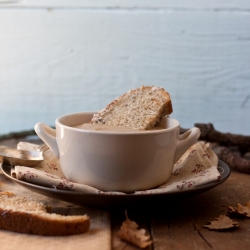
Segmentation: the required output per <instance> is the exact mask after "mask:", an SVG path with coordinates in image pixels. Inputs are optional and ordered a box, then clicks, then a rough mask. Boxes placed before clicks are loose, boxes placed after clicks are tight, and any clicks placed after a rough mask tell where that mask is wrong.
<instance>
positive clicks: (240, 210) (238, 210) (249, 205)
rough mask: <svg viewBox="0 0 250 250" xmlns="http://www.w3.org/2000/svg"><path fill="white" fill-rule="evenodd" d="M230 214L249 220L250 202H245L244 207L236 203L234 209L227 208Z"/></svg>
mask: <svg viewBox="0 0 250 250" xmlns="http://www.w3.org/2000/svg"><path fill="white" fill-rule="evenodd" d="M228 208H229V210H230V212H231V213H235V214H240V215H244V216H246V217H249V218H250V201H248V202H246V204H245V206H243V205H241V204H240V203H238V204H237V205H236V207H232V206H229V207H228Z"/></svg>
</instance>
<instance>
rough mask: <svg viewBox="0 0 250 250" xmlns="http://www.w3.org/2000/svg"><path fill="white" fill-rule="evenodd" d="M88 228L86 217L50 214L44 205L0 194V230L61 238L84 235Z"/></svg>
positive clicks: (10, 194)
mask: <svg viewBox="0 0 250 250" xmlns="http://www.w3.org/2000/svg"><path fill="white" fill-rule="evenodd" d="M20 203H21V205H20ZM89 227H90V218H89V217H88V216H87V215H71V216H64V215H60V214H53V213H52V214H51V213H48V208H47V207H46V206H45V205H44V204H41V203H38V202H36V201H32V200H29V199H27V198H25V197H18V196H15V195H14V194H12V193H6V192H4V193H0V228H1V229H5V230H9V231H14V232H19V233H26V234H36V235H44V236H45V235H46V236H63V235H73V234H81V233H84V232H86V231H88V230H89Z"/></svg>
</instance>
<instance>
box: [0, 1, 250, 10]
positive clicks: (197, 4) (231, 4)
mask: <svg viewBox="0 0 250 250" xmlns="http://www.w3.org/2000/svg"><path fill="white" fill-rule="evenodd" d="M0 4H1V6H4V7H6V6H8V7H11V6H12V7H52V8H57V7H63V8H72V7H73V8H81V7H83V8H147V9H149V8H152V9H157V8H161V9H163V8H170V9H171V8H174V10H178V9H180V10H183V9H186V10H196V9H206V10H216V11H220V10H225V11H228V10H233V11H235V10H236V11H239V10H243V11H248V10H249V8H250V1H246V0H238V1H237V0H229V1H223V0H217V1H216V0H210V1H200V0H186V1H182V0H168V1H165V0H155V1H150V0H130V1H127V0H120V1H117V0H84V1H81V0H80V1H79V0H60V1H58V0H26V1H13V0H0Z"/></svg>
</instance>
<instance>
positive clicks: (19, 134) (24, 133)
mask: <svg viewBox="0 0 250 250" xmlns="http://www.w3.org/2000/svg"><path fill="white" fill-rule="evenodd" d="M30 135H36V133H35V131H34V130H33V129H31V130H25V131H21V132H11V133H9V134H5V135H0V141H2V140H8V139H18V138H25V137H26V136H30Z"/></svg>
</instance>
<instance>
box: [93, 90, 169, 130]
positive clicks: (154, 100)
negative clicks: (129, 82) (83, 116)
mask: <svg viewBox="0 0 250 250" xmlns="http://www.w3.org/2000/svg"><path fill="white" fill-rule="evenodd" d="M172 111H173V108H172V103H171V99H170V95H169V93H168V92H166V91H165V90H164V89H163V88H160V87H155V86H142V87H141V88H138V89H134V90H130V91H128V92H127V93H125V94H123V95H122V96H120V97H118V98H116V99H115V100H114V101H113V102H111V103H110V104H109V105H108V106H107V107H106V108H105V109H103V110H101V111H99V112H98V113H96V114H94V116H93V118H92V120H91V123H92V124H93V123H97V124H107V125H112V126H122V127H128V128H131V129H136V130H148V129H150V128H152V127H154V126H155V125H156V124H157V123H158V122H159V121H160V120H161V118H162V117H163V116H165V115H169V114H171V113H172Z"/></svg>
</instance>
